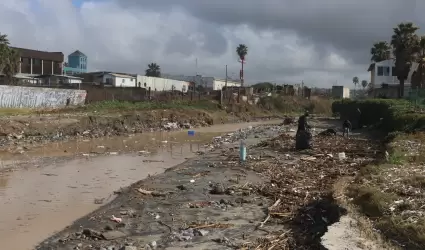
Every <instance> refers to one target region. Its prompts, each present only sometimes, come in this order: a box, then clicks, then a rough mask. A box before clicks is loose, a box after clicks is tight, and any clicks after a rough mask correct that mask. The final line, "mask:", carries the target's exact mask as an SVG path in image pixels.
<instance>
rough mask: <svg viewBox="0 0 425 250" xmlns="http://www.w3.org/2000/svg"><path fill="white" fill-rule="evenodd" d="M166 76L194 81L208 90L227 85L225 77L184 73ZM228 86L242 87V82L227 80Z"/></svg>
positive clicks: (219, 88) (165, 76)
mask: <svg viewBox="0 0 425 250" xmlns="http://www.w3.org/2000/svg"><path fill="white" fill-rule="evenodd" d="M163 77H164V78H168V79H174V80H180V81H187V82H193V83H195V84H196V86H203V87H204V88H206V89H208V90H221V89H223V87H225V86H226V80H225V79H217V78H215V77H204V76H200V75H197V76H184V75H163ZM227 86H228V87H240V86H241V83H240V82H237V81H234V80H229V79H228V80H227Z"/></svg>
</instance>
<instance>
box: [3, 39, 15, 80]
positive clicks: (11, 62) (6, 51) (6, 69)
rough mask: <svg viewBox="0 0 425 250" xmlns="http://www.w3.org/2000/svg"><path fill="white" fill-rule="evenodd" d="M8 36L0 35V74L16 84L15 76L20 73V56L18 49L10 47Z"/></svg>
mask: <svg viewBox="0 0 425 250" xmlns="http://www.w3.org/2000/svg"><path fill="white" fill-rule="evenodd" d="M9 45H10V43H9V39H8V38H7V35H4V34H0V72H1V73H2V74H4V76H5V78H6V80H7V81H8V82H12V83H13V82H15V80H16V78H14V76H15V75H16V73H18V70H19V63H20V56H19V52H18V51H17V50H16V49H13V48H11V47H9Z"/></svg>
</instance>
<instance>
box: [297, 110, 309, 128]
mask: <svg viewBox="0 0 425 250" xmlns="http://www.w3.org/2000/svg"><path fill="white" fill-rule="evenodd" d="M307 117H308V112H305V113H304V115H302V116H300V118H298V129H297V133H298V131H307V130H309V129H310V125H308V121H307Z"/></svg>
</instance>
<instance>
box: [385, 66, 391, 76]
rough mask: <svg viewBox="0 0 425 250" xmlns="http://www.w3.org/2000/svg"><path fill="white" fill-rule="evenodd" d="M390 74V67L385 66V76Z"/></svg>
mask: <svg viewBox="0 0 425 250" xmlns="http://www.w3.org/2000/svg"><path fill="white" fill-rule="evenodd" d="M389 75H390V67H384V76H389Z"/></svg>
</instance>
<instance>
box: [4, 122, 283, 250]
mask: <svg viewBox="0 0 425 250" xmlns="http://www.w3.org/2000/svg"><path fill="white" fill-rule="evenodd" d="M276 122H278V121H268V122H256V123H241V124H230V125H218V126H212V127H207V128H199V129H194V130H195V135H194V136H189V135H188V131H187V130H186V131H179V132H158V133H145V134H139V135H133V136H129V137H113V138H101V139H93V140H76V141H68V142H61V143H51V144H48V145H44V146H39V147H33V148H28V149H21V148H18V149H15V151H16V152H10V151H4V152H1V153H0V157H1V159H2V161H3V162H2V164H3V165H5V164H6V165H7V164H13V163H14V162H22V161H24V162H25V161H32V160H33V159H34V158H39V157H42V158H43V157H49V159H50V161H44V162H45V165H38V166H32V167H28V168H19V169H17V170H15V171H12V172H8V173H3V174H0V200H1V201H2V202H1V203H2V204H1V206H0V242H1V245H2V249H20V250H21V249H22V250H26V249H32V248H33V247H34V245H36V244H37V243H38V242H40V241H42V240H43V239H45V238H47V237H48V236H49V235H51V234H53V233H54V232H55V231H58V230H61V229H62V228H64V227H65V226H66V225H69V224H71V223H72V222H73V221H74V220H76V219H78V218H79V217H82V216H84V215H85V214H87V213H90V212H91V211H93V210H95V209H96V208H98V207H99V206H101V204H99V203H106V202H108V201H109V200H111V199H112V198H113V192H114V191H116V190H118V189H119V188H120V187H125V186H128V185H130V184H132V183H134V182H136V181H138V180H141V179H144V178H146V177H147V176H148V175H153V174H157V173H161V172H163V171H164V170H165V169H167V168H169V167H172V166H175V165H177V164H179V163H182V162H184V161H185V159H187V158H190V157H193V156H194V155H195V154H196V152H197V151H204V150H205V148H204V147H203V145H204V144H205V143H208V142H210V141H211V139H212V137H214V136H217V135H218V134H221V133H224V132H230V131H235V130H237V129H239V128H246V127H249V126H255V125H258V124H261V123H263V124H264V123H276ZM18 151H19V152H18ZM22 151H23V152H22ZM130 152H132V153H130ZM98 154H102V155H103V154H106V156H105V155H103V156H96V155H98ZM95 156H96V157H95ZM52 157H53V158H52ZM55 157H70V159H72V160H69V161H59V162H56V161H55V160H54V158H55Z"/></svg>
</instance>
